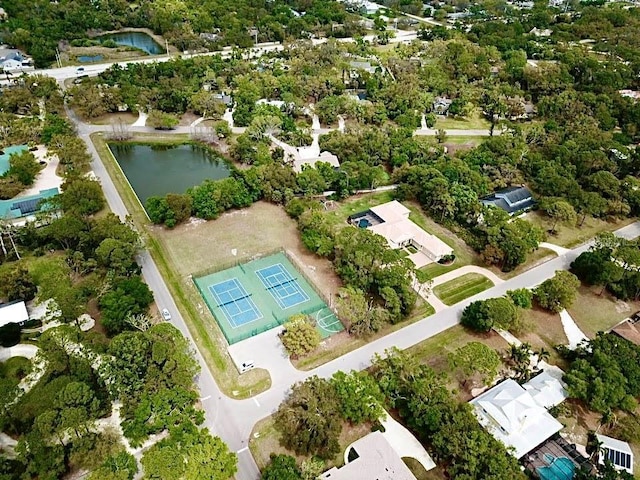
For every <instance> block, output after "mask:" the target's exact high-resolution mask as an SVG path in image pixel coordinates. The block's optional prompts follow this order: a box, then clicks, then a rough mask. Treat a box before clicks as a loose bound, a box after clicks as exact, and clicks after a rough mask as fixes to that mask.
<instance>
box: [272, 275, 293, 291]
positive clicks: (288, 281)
mask: <svg viewBox="0 0 640 480" xmlns="http://www.w3.org/2000/svg"><path fill="white" fill-rule="evenodd" d="M297 280H298V279H297V278H290V279H289V280H285V281H284V282H282V283H278V284H277V285H270V286H268V287H267V290H273V289H274V288H278V287H282V286H283V285H289V284H290V283H293V282H295V281H297Z"/></svg>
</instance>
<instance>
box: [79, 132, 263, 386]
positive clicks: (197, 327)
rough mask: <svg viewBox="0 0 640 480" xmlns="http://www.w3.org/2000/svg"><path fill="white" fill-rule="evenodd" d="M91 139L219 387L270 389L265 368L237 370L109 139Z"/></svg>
mask: <svg viewBox="0 0 640 480" xmlns="http://www.w3.org/2000/svg"><path fill="white" fill-rule="evenodd" d="M92 140H93V141H94V145H95V147H96V150H97V151H98V154H99V155H100V157H101V159H102V162H103V163H104V165H105V168H106V169H107V172H108V173H109V175H110V176H111V179H112V180H113V182H114V184H115V186H116V189H117V190H118V193H119V194H120V197H121V198H122V200H123V202H124V204H125V206H126V207H127V210H128V212H129V214H130V215H131V217H132V218H133V220H134V223H135V224H136V227H137V229H138V231H139V232H140V234H141V236H142V238H143V241H144V242H145V245H146V247H147V248H148V250H149V252H150V253H151V256H152V257H153V259H154V261H155V262H156V265H157V267H158V270H159V271H160V273H161V274H162V276H163V278H164V279H165V282H166V284H167V287H168V288H169V291H170V292H171V296H172V297H173V299H174V301H175V302H176V305H177V307H178V309H179V310H180V312H181V313H182V314H183V316H184V319H185V320H186V323H187V327H188V328H189V330H190V332H191V334H192V335H193V338H194V340H195V342H196V344H197V345H198V348H199V350H200V353H201V354H202V356H203V357H204V359H205V361H206V362H207V365H208V366H209V368H210V369H211V371H212V373H213V375H214V376H215V378H216V380H217V382H218V385H219V386H220V388H221V389H222V390H223V391H224V392H225V393H226V394H227V395H229V396H233V397H234V398H247V397H249V396H251V395H256V394H258V393H260V392H263V391H265V390H268V389H269V388H270V386H271V378H270V377H269V374H268V372H267V371H266V370H261V369H256V370H254V371H251V372H249V373H246V374H244V375H243V376H242V377H240V376H239V375H238V374H237V370H236V368H235V367H234V366H233V363H232V361H231V358H230V357H229V355H228V353H227V352H226V342H225V340H224V339H223V336H222V332H220V330H219V327H218V325H217V323H216V322H215V321H213V319H211V321H210V322H209V324H210V326H211V328H207V323H206V320H205V319H206V318H208V317H207V316H206V315H200V314H199V312H197V310H196V308H195V304H196V301H197V299H194V298H193V297H190V295H189V292H188V290H187V288H185V286H186V285H185V284H184V281H181V279H180V277H179V276H178V275H177V274H176V273H175V270H174V269H173V268H171V266H170V263H169V261H168V260H167V255H166V251H165V249H164V248H163V246H162V245H161V243H160V242H159V241H158V240H157V238H156V237H155V236H154V235H153V233H152V232H150V231H149V229H148V226H149V222H148V220H147V217H146V215H145V213H144V210H143V209H142V206H141V204H140V202H139V201H138V197H137V196H136V195H135V193H134V192H133V190H132V189H131V186H130V185H129V182H128V181H127V179H126V177H125V176H124V174H123V173H122V170H121V169H120V168H119V166H118V165H117V162H116V160H115V158H113V155H111V153H110V150H109V149H108V147H107V145H106V142H105V141H104V139H103V138H102V136H101V135H99V134H98V135H96V134H94V135H92ZM240 382H242V383H240ZM234 393H235V395H234Z"/></svg>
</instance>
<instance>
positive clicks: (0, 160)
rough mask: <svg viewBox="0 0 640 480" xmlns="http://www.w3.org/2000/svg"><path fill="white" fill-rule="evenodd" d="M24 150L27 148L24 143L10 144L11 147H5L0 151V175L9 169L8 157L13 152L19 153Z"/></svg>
mask: <svg viewBox="0 0 640 480" xmlns="http://www.w3.org/2000/svg"><path fill="white" fill-rule="evenodd" d="M25 150H29V147H27V146H26V145H12V146H11V147H6V148H4V149H3V150H2V153H0V175H2V174H3V173H5V172H6V171H7V170H9V167H10V165H9V157H10V156H11V155H13V154H14V153H21V152H24V151H25Z"/></svg>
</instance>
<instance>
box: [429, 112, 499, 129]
mask: <svg viewBox="0 0 640 480" xmlns="http://www.w3.org/2000/svg"><path fill="white" fill-rule="evenodd" d="M490 127H491V124H490V123H489V121H488V120H486V119H485V118H484V117H483V116H482V112H481V111H480V109H479V108H476V109H475V110H474V111H473V112H471V113H470V114H469V116H467V117H449V116H443V115H436V126H435V127H434V128H444V129H445V130H484V129H487V130H488V129H489V128H490Z"/></svg>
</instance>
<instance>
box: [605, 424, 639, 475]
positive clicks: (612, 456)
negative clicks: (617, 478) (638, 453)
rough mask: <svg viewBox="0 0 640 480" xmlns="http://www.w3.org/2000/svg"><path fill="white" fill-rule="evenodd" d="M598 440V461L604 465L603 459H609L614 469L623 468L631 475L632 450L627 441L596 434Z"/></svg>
mask: <svg viewBox="0 0 640 480" xmlns="http://www.w3.org/2000/svg"><path fill="white" fill-rule="evenodd" d="M596 437H597V438H598V442H600V455H599V456H598V461H599V462H600V464H602V465H604V461H605V459H607V460H609V461H610V462H611V463H612V464H613V466H614V467H615V468H616V470H625V471H627V472H629V473H630V474H631V475H633V451H632V450H631V447H630V446H629V444H628V443H627V442H623V441H621V440H617V439H615V438H611V437H607V436H606V435H597V434H596Z"/></svg>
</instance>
